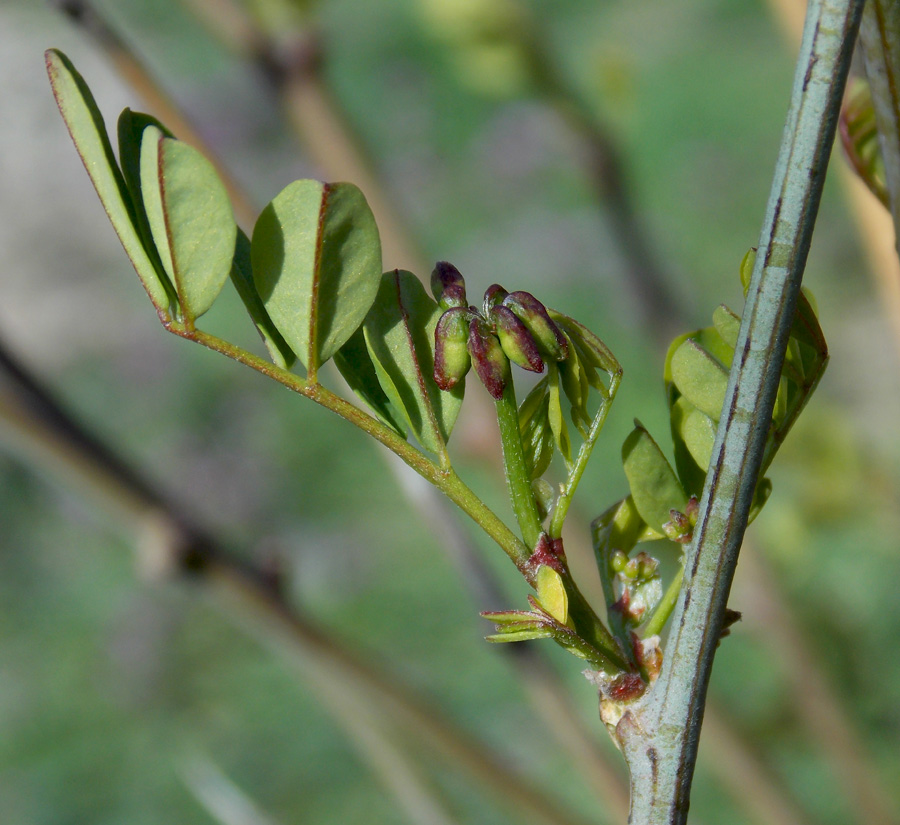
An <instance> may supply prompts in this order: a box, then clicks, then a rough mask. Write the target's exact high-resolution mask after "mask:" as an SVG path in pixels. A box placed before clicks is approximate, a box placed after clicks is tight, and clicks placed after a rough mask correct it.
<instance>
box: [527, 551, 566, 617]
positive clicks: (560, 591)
mask: <svg viewBox="0 0 900 825" xmlns="http://www.w3.org/2000/svg"><path fill="white" fill-rule="evenodd" d="M535 578H536V580H535V589H536V590H537V600H538V602H540V605H541V607H543V608H544V610H546V611H547V612H548V613H549V614H550V615H551V616H552V617H553V618H554V619H556V621H558V622H559V623H560V624H568V622H569V594H568V593H566V586H565V584H564V583H563V580H562V576H560V575H559V573H557V572H556V570H554V569H553V568H552V567H550V566H549V565H546V564H542V565H541V566H540V567H539V568H538V571H537V576H536V577H535Z"/></svg>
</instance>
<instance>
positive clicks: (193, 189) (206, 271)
mask: <svg viewBox="0 0 900 825" xmlns="http://www.w3.org/2000/svg"><path fill="white" fill-rule="evenodd" d="M140 181H141V194H142V196H143V201H144V209H145V210H146V213H147V221H148V222H149V224H150V233H151V235H152V236H153V242H154V244H155V246H156V249H157V251H158V252H159V257H160V259H161V260H162V265H163V268H164V269H165V271H166V273H167V274H168V276H169V279H170V280H171V281H172V282H173V283H174V284H175V291H176V293H177V295H178V303H179V304H180V305H181V311H182V314H183V316H184V320H185V322H186V323H187V324H189V325H190V324H191V323H193V320H194V319H195V318H199V317H200V316H201V315H203V313H204V312H206V311H207V310H208V309H209V308H210V307H211V306H212V305H213V302H214V301H215V300H216V298H217V297H218V295H219V293H220V292H221V291H222V287H223V286H224V285H225V281H226V279H227V278H228V274H229V272H230V271H231V262H232V260H233V259H234V248H235V240H236V238H237V226H236V225H235V222H234V214H233V213H232V211H231V202H230V201H229V199H228V193H227V192H226V191H225V185H224V184H223V183H222V181H221V180H220V179H219V176H218V174H217V173H216V170H215V168H214V167H213V165H212V164H211V163H210V162H209V161H208V160H207V159H206V158H205V157H203V155H202V154H200V152H198V151H197V150H196V149H194V148H193V147H192V146H189V145H188V144H186V143H182V142H181V141H180V140H175V139H174V138H170V137H166V136H165V134H164V133H163V132H162V131H160V129H158V128H157V127H156V126H152V125H149V126H146V128H144V130H143V137H142V139H141V159H140Z"/></svg>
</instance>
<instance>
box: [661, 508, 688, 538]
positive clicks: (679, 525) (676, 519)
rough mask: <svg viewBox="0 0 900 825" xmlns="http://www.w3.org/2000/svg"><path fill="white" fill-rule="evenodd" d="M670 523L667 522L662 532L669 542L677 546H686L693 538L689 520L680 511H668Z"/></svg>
mask: <svg viewBox="0 0 900 825" xmlns="http://www.w3.org/2000/svg"><path fill="white" fill-rule="evenodd" d="M669 515H670V516H671V517H672V520H671V521H667V522H666V523H665V524H664V525H663V526H662V530H663V533H664V534H665V536H666V538H667V539H669V541H677V542H678V543H679V544H687V543H688V542H690V540H691V538H693V532H694V529H693V525H692V524H691V521H690V519H689V518H688V517H687V516H686V515H685V514H684V513H682V512H681V511H680V510H674V509H673V510H669Z"/></svg>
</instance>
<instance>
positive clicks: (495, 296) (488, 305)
mask: <svg viewBox="0 0 900 825" xmlns="http://www.w3.org/2000/svg"><path fill="white" fill-rule="evenodd" d="M507 295H509V293H508V292H507V291H506V290H505V289H504V288H503V287H502V286H500V284H491V285H490V286H489V287H488V288H487V289H486V290H485V291H484V301H482V304H481V305H482V307H483V313H484V317H485V318H488V317H490V314H491V310H492V309H493V308H494V307H495V306H497V305H498V304H502V303H503V299H504V298H506V296H507Z"/></svg>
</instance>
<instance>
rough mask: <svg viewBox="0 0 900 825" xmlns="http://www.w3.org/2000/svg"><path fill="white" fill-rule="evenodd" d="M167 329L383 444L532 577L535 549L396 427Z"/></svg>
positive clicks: (267, 366)
mask: <svg viewBox="0 0 900 825" xmlns="http://www.w3.org/2000/svg"><path fill="white" fill-rule="evenodd" d="M164 325H165V327H166V329H168V330H169V332H172V333H174V334H175V335H178V336H180V337H182V338H186V339H187V340H189V341H194V342H195V343H198V344H202V345H203V346H205V347H207V348H208V349H211V350H213V351H215V352H218V353H221V354H222V355H226V356H228V357H229V358H231V359H233V360H235V361H237V362H239V363H241V364H244V365H245V366H248V367H251V368H252V369H255V370H256V371H257V372H260V373H262V374H263V375H266V376H268V377H269V378H271V379H273V380H275V381H277V382H278V383H280V384H283V385H284V386H285V387H287V388H288V389H289V390H293V391H294V392H296V393H299V394H300V395H302V396H304V397H305V398H309V399H310V400H311V401H315V402H316V403H317V404H320V405H321V406H323V407H325V408H327V409H329V410H331V411H332V412H334V413H337V415H339V416H341V418H343V419H345V420H346V421H349V422H350V423H351V424H353V425H354V426H356V427H358V428H359V429H361V430H362V431H363V432H365V433H367V434H368V435H370V436H372V438H374V439H375V440H376V441H380V442H381V443H382V444H384V446H385V447H387V448H388V449H389V450H391V451H392V452H394V453H396V454H397V455H398V456H399V457H400V458H401V459H402V460H403V461H405V462H406V463H407V464H408V465H409V466H410V467H412V468H413V470H415V471H416V472H417V473H418V474H419V475H420V476H422V477H423V478H424V479H426V480H427V481H430V482H431V483H432V484H433V485H434V486H435V487H437V488H438V489H439V490H440V491H441V492H442V493H444V495H446V496H447V498H449V499H450V500H451V501H452V502H453V503H454V504H456V505H457V506H458V507H459V508H460V509H461V510H462V511H463V512H464V513H465V514H466V515H467V516H469V518H471V519H472V520H473V521H474V522H475V523H476V524H477V525H478V526H479V527H481V529H482V530H484V532H485V533H487V534H488V536H490V537H491V538H492V539H493V540H494V541H495V542H496V543H497V544H498V545H499V546H500V548H501V549H502V550H503V551H504V552H505V553H506V555H507V556H509V558H510V559H511V560H512V562H513V563H514V564H515V565H516V567H518V568H519V569H520V570H521V571H522V572H523V573H526V570H527V565H526V562H527V561H528V558H529V556H530V555H531V551H530V550H529V548H528V547H526V546H525V545H524V544H523V543H522V542H521V541H520V540H519V539H518V538H517V537H516V535H515V534H514V533H513V532H512V530H510V529H509V527H507V526H506V525H505V524H504V523H503V521H502V520H501V519H500V518H499V516H497V514H496V513H494V511H493V510H491V509H490V508H489V507H488V506H487V505H486V504H484V502H482V501H481V499H480V498H478V496H476V495H475V493H473V492H472V490H471V489H470V488H469V487H468V485H467V484H466V483H465V482H464V481H463V480H462V479H461V478H460V477H459V476H458V475H457V474H456V471H455V470H453V469H452V468H442V467H439V466H438V465H436V464H435V463H434V462H432V461H431V460H430V459H429V458H428V457H427V456H425V455H424V454H423V453H421V452H419V451H418V450H417V449H416V448H415V447H413V446H412V445H411V444H410V443H409V442H408V441H406V440H405V439H404V438H401V437H400V436H399V435H397V433H396V432H394V431H393V430H392V429H391V428H390V427H388V426H387V425H385V424H382V423H381V422H380V421H379V420H378V419H376V418H373V417H372V416H371V415H369V414H368V413H365V412H363V411H362V410H361V409H359V407H355V406H354V405H353V404H351V403H349V402H348V401H345V400H344V399H343V398H341V397H340V396H338V395H335V394H334V393H333V392H331V391H330V390H327V389H325V387H323V386H322V385H321V384H318V383H314V382H311V381H309V380H307V379H305V378H301V377H300V376H299V375H295V374H294V373H292V372H288V371H287V370H284V369H281V367H278V366H276V365H275V364H272V363H271V362H269V361H266V360H265V359H264V358H260V357H259V356H257V355H253V354H252V353H249V352H247V351H246V350H243V349H241V348H240V347H236V346H234V345H233V344H229V343H228V342H227V341H223V340H222V339H221V338H217V337H216V336H214V335H210V334H209V333H206V332H203V331H201V330H199V329H192V330H189V329H186V328H185V327H184V326H183V325H181V324H179V323H178V322H176V321H171V320H170V321H166V322H165V324H164ZM526 575H527V573H526ZM529 580H530V579H529Z"/></svg>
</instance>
